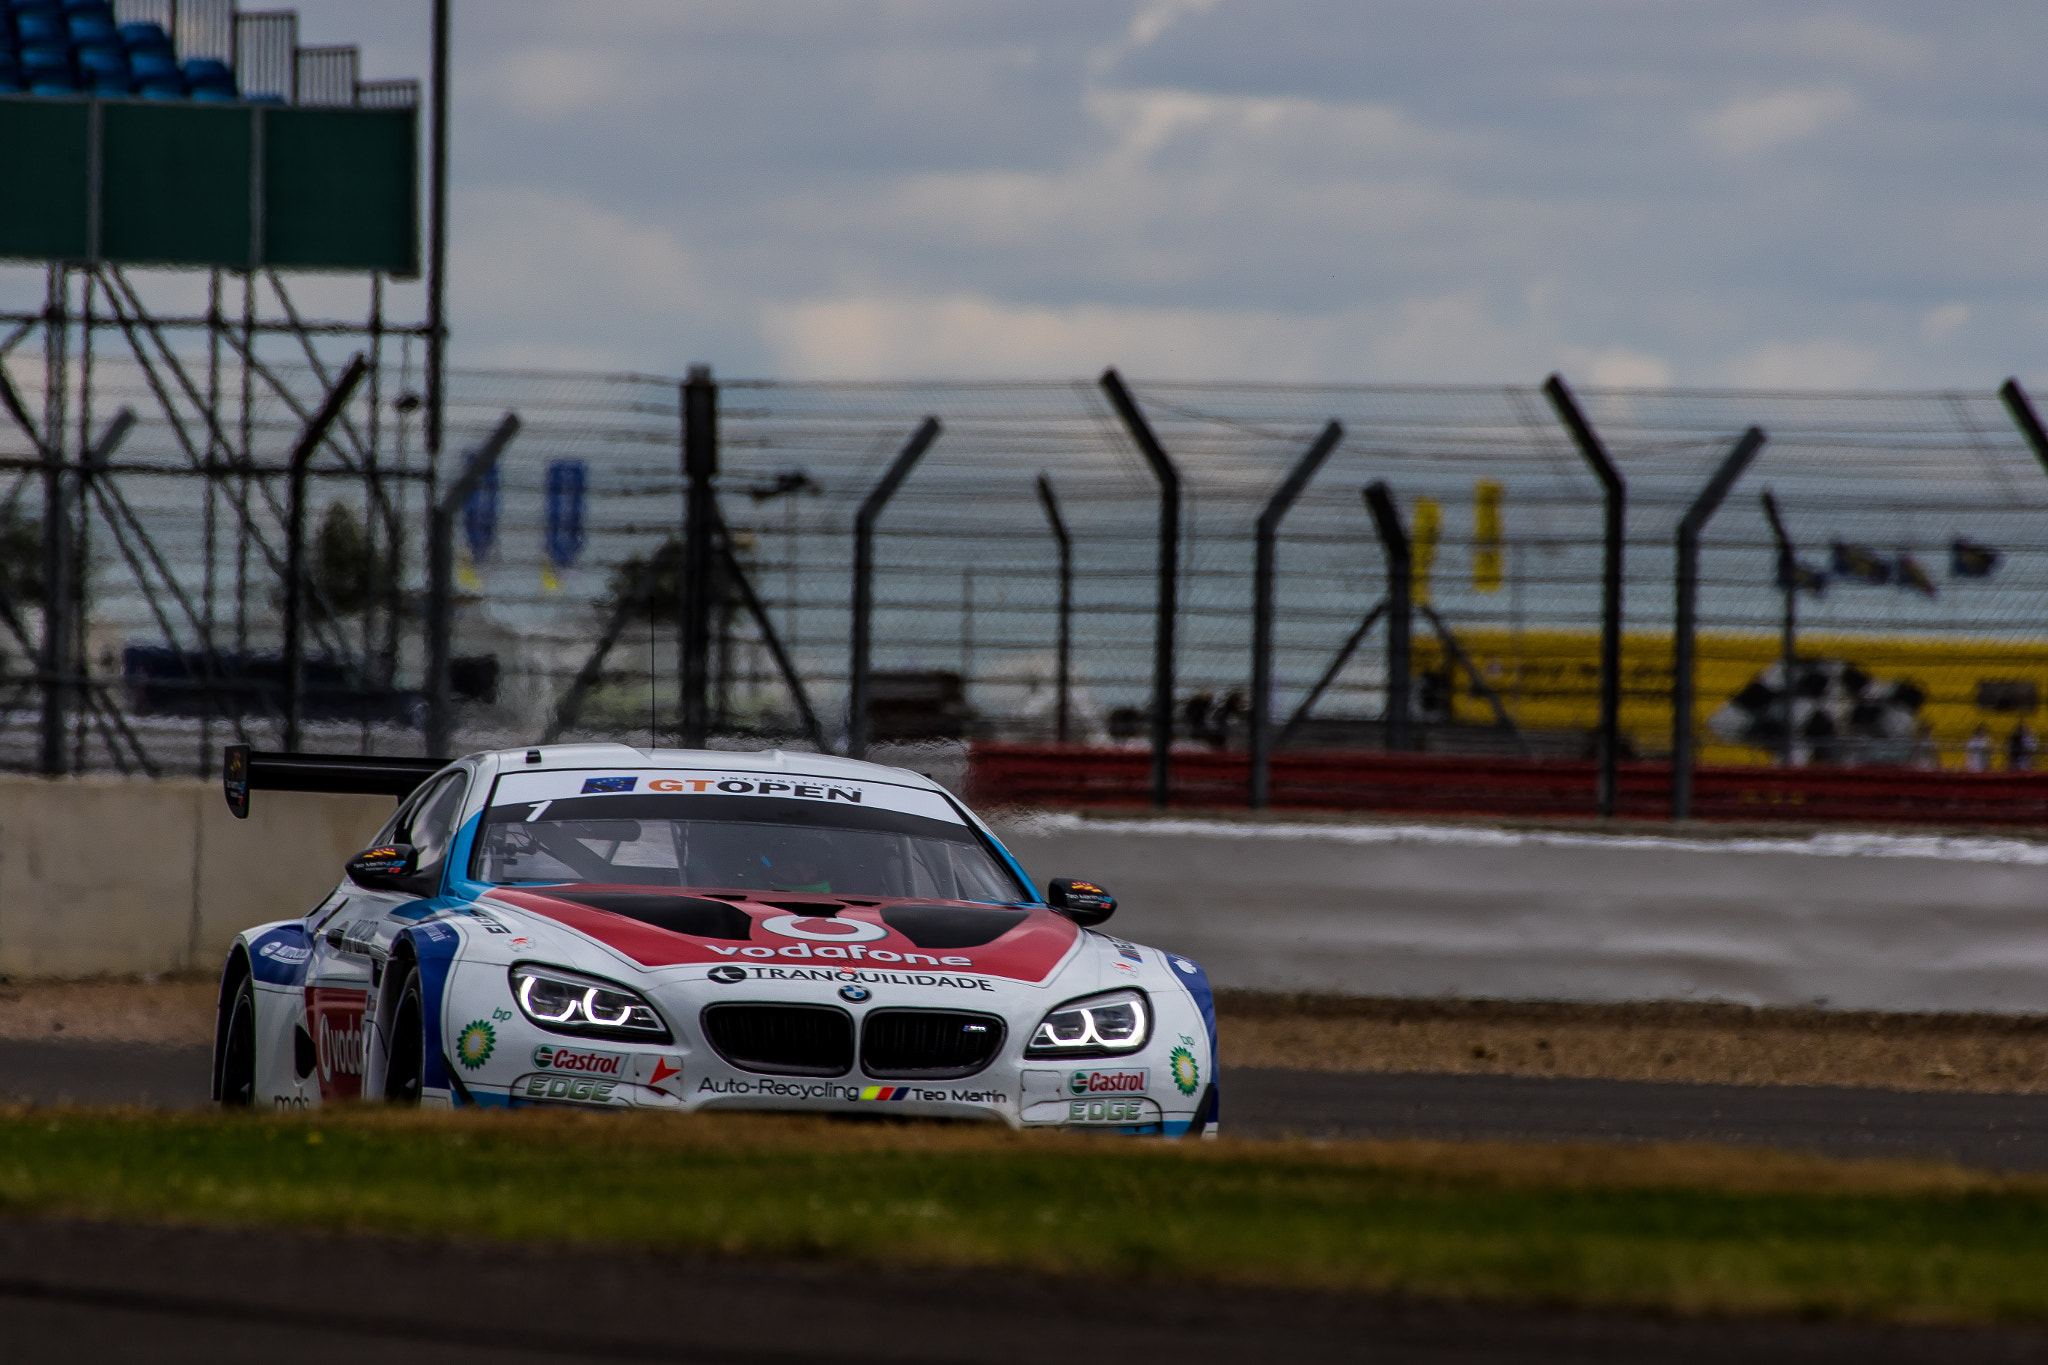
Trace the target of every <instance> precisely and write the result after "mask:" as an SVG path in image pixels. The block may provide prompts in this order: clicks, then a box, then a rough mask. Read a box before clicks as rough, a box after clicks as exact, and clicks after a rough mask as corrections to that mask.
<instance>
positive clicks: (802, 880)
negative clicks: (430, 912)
mask: <svg viewBox="0 0 2048 1365" xmlns="http://www.w3.org/2000/svg"><path fill="white" fill-rule="evenodd" d="M471 875H472V876H473V877H475V878H476V879H477V880H479V881H485V882H492V883H496V884H498V885H517V884H519V883H529V884H531V883H540V884H547V883H561V882H585V883H599V884H604V885H612V886H621V885H623V886H673V887H690V888H697V889H704V890H731V891H812V892H821V893H824V894H827V895H851V896H905V897H914V898H919V899H930V900H961V901H984V902H994V903H1001V904H1008V903H1014V902H1017V901H1020V900H1030V899H1032V897H1031V895H1030V893H1029V892H1028V891H1027V890H1025V889H1024V888H1023V887H1022V886H1021V885H1020V884H1019V882H1018V880H1017V878H1016V877H1015V875H1014V874H1013V873H1011V871H1010V870H1009V869H1008V868H1007V867H1005V866H1004V865H1003V864H1002V863H1001V862H1000V861H999V860H998V859H997V858H996V857H995V855H994V854H993V852H992V851H991V850H990V849H989V848H988V846H987V844H986V843H985V842H984V841H983V840H982V839H981V838H980V837H979V835H977V833H976V832H975V831H974V830H972V829H970V828H969V827H968V826H966V825H964V824H960V823H957V822H954V821H948V820H938V819H932V818H929V817H925V816H919V815H908V814H904V813H901V812H897V811H890V810H880V809H873V808H849V807H846V806H839V805H835V806H825V805H821V804H819V803H817V802H812V801H796V800H781V799H776V798H761V797H719V796H645V795H635V796H595V797H583V798H576V799H569V800H556V801H535V802H524V803H520V804H516V805H509V806H492V807H491V808H490V809H489V810H488V811H486V812H485V815H484V823H483V828H482V829H481V831H480V832H479V837H478V839H477V845H476V852H475V854H474V856H473V858H472V861H471Z"/></svg>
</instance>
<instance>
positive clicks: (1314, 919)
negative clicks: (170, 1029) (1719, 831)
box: [0, 778, 2048, 1013]
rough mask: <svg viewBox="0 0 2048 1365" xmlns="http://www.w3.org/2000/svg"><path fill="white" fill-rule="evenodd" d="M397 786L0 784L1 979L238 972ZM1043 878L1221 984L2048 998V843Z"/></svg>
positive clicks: (1301, 852)
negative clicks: (1085, 887)
mask: <svg viewBox="0 0 2048 1365" xmlns="http://www.w3.org/2000/svg"><path fill="white" fill-rule="evenodd" d="M392 806H393V803H392V802H391V801H390V800H389V799H388V798H384V797H328V796H310V795H303V794H297V793H291V794H280V793H273V792H263V793H258V795H257V798H256V800H255V803H254V811H253V813H252V815H251V817H250V818H249V819H248V820H246V821H241V820H236V819H234V818H233V817H232V816H230V815H229V814H228V811H227V806H226V803H225V802H223V801H222V800H221V795H220V788H219V786H218V784H215V783H210V782H209V783H201V782H195V781H161V782H145V781H134V782H129V781H123V780H119V779H95V778H86V779H75V780H65V781H56V782H49V781H43V780H40V779H36V778H0V974H5V975H7V976H13V977H36V976H45V977H47V976H89V975H96V974H99V973H129V972H165V971H176V970H180V969H191V968H197V969H202V970H210V969H212V968H213V967H215V966H217V965H218V963H219V961H220V958H221V955H222V953H223V952H224V951H225V949H226V945H227V942H228V940H229V939H230V938H231V937H233V935H234V934H235V932H236V931H237V930H240V929H242V928H245V927H247V926H248V925H251V924H257V923H261V922H263V921H265V920H271V919H280V918H285V917H289V916H292V915H297V914H300V913H303V912H304V911H305V910H307V909H308V908H310V907H311V906H312V905H313V904H314V903H316V902H317V901H318V900H319V898H320V897H321V896H323V895H324V894H325V893H326V892H327V891H328V890H329V888H331V887H332V886H333V885H334V883H335V882H336V880H337V879H338V878H339V877H340V875H341V865H342V863H343V862H344V861H345V860H346V859H347V858H348V857H349V855H350V854H352V853H354V852H356V851H357V850H358V849H360V848H362V847H363V846H364V845H365V844H367V843H368V842H369V840H370V837H371V836H372V835H373V834H374V833H375V832H376V830H377V828H378V826H380V825H381V824H382V823H383V822H384V820H385V819H386V818H388V817H389V815H390V813H391V810H392ZM1002 833H1003V835H1004V837H1005V839H1006V840H1008V841H1009V842H1010V845H1011V847H1012V848H1013V849H1014V850H1016V852H1017V854H1018V856H1019V857H1020V858H1021V859H1022V860H1023V862H1024V865H1025V866H1026V868H1028V869H1029V870H1030V871H1031V873H1032V874H1033V876H1035V877H1037V878H1038V879H1039V880H1040V882H1041V883H1043V881H1044V880H1045V879H1046V878H1049V877H1060V876H1073V877H1092V878H1095V879H1098V880H1100V881H1102V882H1103V883H1104V884H1106V885H1107V886H1109V887H1110V889H1111V890H1112V891H1114V892H1115V893H1116V894H1117V896H1118V897H1119V899H1120V900H1121V901H1122V908H1121V909H1120V910H1119V911H1118V912H1117V917H1116V918H1115V920H1113V921H1112V927H1113V928H1114V929H1116V930H1117V931H1118V932H1120V933H1121V934H1123V935H1124V936H1125V937H1128V938H1132V939H1136V940H1138V941H1140V942H1145V943H1152V944H1156V945H1158V946H1160V947H1163V948H1171V949H1174V950H1176V951H1179V952H1184V953H1186V954H1188V955H1189V956H1192V957H1195V958H1197V959H1199V960H1200V961H1202V962H1203V963H1205V964H1206V965H1207V967H1208V969H1209V972H1210V975H1211V977H1212V978H1213V979H1214V980H1215V981H1216V983H1217V984H1218V985H1222V986H1236V987H1244V988H1250V989H1263V990H1308V991H1329V992H1337V993H1344V994H1356V995H1392V996H1400V995H1406V996H1445V995H1448V996H1465V997H1493V998H1505V999H1557V1000H1648V999H1664V1000H1685V999H1716V1000H1731V1001H1737V1002H1742V1003H1747V1004H1755V1005H1795V1006H1797V1005H1815V1004H1819V1005H1825V1006H1829V1007H1833V1008H1840V1009H1899V1010H1930V1009H1939V1010H1997V1011H2007V1012H2029V1013H2031V1012H2048V845H2044V844H2036V843H2030V842H2026V841H2024V840H2018V839H2009V838H1981V839H1944V838H1938V837H1927V836H1885V835H1856V834H1840V835H1819V836H1815V837H1812V838H1806V839H1747V838H1731V839H1684V838H1663V837H1653V836H1643V837H1616V836H1607V835H1596V834H1567V833H1549V832H1516V831H1510V830H1498V829H1484V828H1471V827H1458V826H1443V825H1437V826H1430V825H1395V824H1384V823H1352V824H1292V825H1290V824H1278V823H1254V822H1241V823H1240V822H1231V821H1189V820H1173V819H1169V820H1109V819H1085V818H1081V817H1076V816H1041V817H1036V818H1033V819H1029V820H1025V821H1021V822H1017V823H1013V824H1010V825H1007V826H1005V827H1003V829H1002Z"/></svg>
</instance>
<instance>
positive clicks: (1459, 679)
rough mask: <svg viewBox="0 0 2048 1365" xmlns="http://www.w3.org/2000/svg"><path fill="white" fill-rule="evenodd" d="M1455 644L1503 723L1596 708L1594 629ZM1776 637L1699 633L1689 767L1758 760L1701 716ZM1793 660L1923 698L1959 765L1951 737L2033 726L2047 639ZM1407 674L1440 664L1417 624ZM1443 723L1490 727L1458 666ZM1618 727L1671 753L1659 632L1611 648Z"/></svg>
mask: <svg viewBox="0 0 2048 1365" xmlns="http://www.w3.org/2000/svg"><path fill="white" fill-rule="evenodd" d="M1457 640H1458V645H1459V647H1460V648H1461V649H1463V650H1464V651H1465V653H1466V654H1467V655H1468V656H1469V657H1470V658H1471V660H1472V662H1473V663H1474V664H1475V665H1476V666H1477V668H1478V669H1479V671H1480V673H1481V675H1482V676H1483V677H1484V678H1485V679H1486V683H1487V686H1488V687H1490V688H1491V689H1492V690H1493V691H1494V693H1495V694H1496V695H1498V696H1499V697H1500V699H1501V701H1502V703H1503V704H1504V705H1505V707H1506V708H1507V712H1508V714H1509V715H1510V716H1512V717H1513V718H1514V720H1515V723H1516V724H1517V725H1519V726H1521V727H1523V728H1524V729H1528V730H1580V731H1584V730H1591V729H1592V728H1594V726H1595V724H1596V722H1597V720H1598V716H1599V680H1600V636H1599V633H1598V632H1597V631H1561V630H1560V631H1541V630H1532V631H1510V630H1505V629H1484V630H1460V631H1458V632H1457ZM1779 648H1780V644H1779V637H1778V636H1777V635H1776V634H1774V633H1772V634H1767V633H1763V632H1756V633H1749V634H1702V635H1700V636H1699V639H1698V649H1697V658H1698V661H1699V665H1698V672H1697V674H1696V689H1697V690H1696V693H1695V695H1696V696H1697V698H1698V703H1697V710H1696V712H1695V715H1694V721H1695V725H1696V729H1695V734H1696V735H1697V736H1698V744H1699V751H1698V757H1699V761H1700V762H1701V763H1708V764H1744V763H1769V762H1771V761H1773V756H1772V755H1771V754H1770V753H1769V752H1767V751H1766V750H1764V749H1761V748H1758V747H1755V746H1751V745H1744V744H1730V743H1727V742H1725V741H1724V740H1722V739H1721V738H1720V737H1719V736H1717V735H1715V733H1714V732H1713V730H1712V729H1711V728H1710V727H1709V724H1708V721H1709V718H1710V717H1711V716H1712V715H1713V714H1714V712H1715V711H1717V710H1719V709H1720V708H1721V707H1722V706H1723V705H1724V704H1726V703H1727V702H1728V701H1729V700H1730V699H1731V698H1733V697H1734V696H1735V695H1736V694H1737V693H1738V692H1741V691H1742V690H1743V689H1744V688H1745V687H1747V686H1749V684H1750V683H1751V682H1752V681H1754V680H1755V679H1756V678H1757V676H1758V675H1759V674H1760V673H1762V672H1763V671H1764V670H1766V669H1768V668H1770V667H1771V666H1772V665H1773V664H1775V663H1776V662H1777V661H1778V657H1779ZM1799 657H1800V659H1801V660H1804V661H1813V660H1841V661H1844V662H1847V663H1852V664H1854V665H1855V666H1856V667H1857V668H1859V669H1861V670H1862V671H1863V672H1864V673H1866V674H1868V675H1869V676H1870V677H1872V678H1873V679H1876V680H1877V681H1879V682H1899V681H1906V682H1911V683H1913V684H1914V685H1915V686H1917V687H1918V688H1919V689H1920V691H1921V692H1922V693H1924V694H1925V697H1926V700H1925V702H1924V703H1923V704H1922V705H1921V707H1920V711H1919V719H1920V720H1921V721H1923V722H1925V723H1926V724H1927V725H1929V726H1930V727H1931V734H1930V737H1931V738H1932V739H1933V741H1934V743H1935V744H1936V745H1937V746H1938V747H1939V750H1940V756H1941V757H1940V761H1941V762H1942V764H1943V765H1944V766H1947V767H1959V766H1961V765H1962V762H1963V745H1964V744H1965V743H1966V742H1967V741H1968V740H1969V738H1970V737H1971V735H1972V734H1974V733H1975V732H1976V731H1977V729H1978V728H1979V727H1980V726H1981V727H1983V728H1984V729H1985V730H1986V732H1987V733H1988V735H1989V737H1990V739H1991V741H1992V743H1993V745H1994V746H1995V751H1996V752H1998V753H2001V754H2002V753H2003V752H2004V746H2005V743H2006V741H2007V739H2008V738H2009V736H2010V735H2011V733H2012V731H2013V729H2014V727H2015V726H2016V725H2019V724H2023V723H2024V724H2026V725H2027V726H2029V727H2030V728H2038V726H2039V724H2040V721H2039V712H2040V705H2041V700H2042V698H2043V697H2044V696H2048V643H2044V644H2018V643H2009V642H2005V641H1999V640H1984V639H1959V638H1953V637H1951V638H1941V637H1929V636H1907V635H1838V634H1822V633H1819V632H1815V633H1813V634H1801V635H1800V637H1799ZM1413 658H1414V667H1415V671H1416V672H1417V673H1437V674H1442V673H1443V672H1444V671H1445V665H1446V662H1447V661H1446V659H1445V654H1444V650H1443V647H1442V644H1441V642H1440V641H1439V640H1438V639H1437V638H1436V636H1435V635H1434V634H1432V633H1430V632H1428V631H1425V630H1420V629H1418V630H1417V631H1416V634H1415V643H1414V653H1413ZM1449 672H1450V674H1451V679H1450V680H1451V685H1452V686H1451V698H1452V716H1453V719H1455V720H1456V721H1458V722H1459V723H1461V724H1469V725H1490V724H1492V723H1493V710H1492V708H1491V707H1490V706H1489V705H1488V704H1487V702H1486V700H1485V698H1484V697H1483V696H1481V695H1480V694H1479V693H1478V692H1477V691H1476V690H1475V689H1474V688H1473V686H1472V682H1471V679H1470V678H1469V676H1467V674H1466V673H1465V671H1464V670H1463V669H1462V668H1452V669H1450V670H1449ZM1621 692H1622V706H1621V729H1622V732H1623V734H1624V736H1625V738H1626V743H1627V746H1628V749H1629V751H1631V752H1633V753H1635V754H1637V755H1639V756H1642V757H1646V758H1647V757H1653V756H1656V757H1661V756H1664V755H1666V754H1668V753H1669V752H1670V750H1671V636H1670V635H1669V634H1668V633H1663V634H1650V633H1641V634H1636V633H1630V634H1626V635H1624V636H1623V637H1622V646H1621Z"/></svg>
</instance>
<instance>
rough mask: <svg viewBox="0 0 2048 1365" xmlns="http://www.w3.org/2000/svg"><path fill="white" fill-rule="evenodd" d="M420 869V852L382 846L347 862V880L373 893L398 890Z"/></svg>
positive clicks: (392, 846)
mask: <svg viewBox="0 0 2048 1365" xmlns="http://www.w3.org/2000/svg"><path fill="white" fill-rule="evenodd" d="M419 870H420V851H419V850H418V849H416V848H414V847H413V846H412V845H411V844H379V845H377V846H376V847H375V848H366V849H364V850H363V851H362V852H361V853H358V854H357V855H356V856H355V857H353V858H350V859H349V860H348V879H349V880H350V881H352V882H354V883H355V884H356V885H357V886H360V887H364V888H365V889H367V890H370V891H396V890H399V889H401V888H400V886H399V883H401V882H403V881H404V880H405V879H406V878H407V877H410V876H412V875H413V874H414V873H415V872H418V871H419Z"/></svg>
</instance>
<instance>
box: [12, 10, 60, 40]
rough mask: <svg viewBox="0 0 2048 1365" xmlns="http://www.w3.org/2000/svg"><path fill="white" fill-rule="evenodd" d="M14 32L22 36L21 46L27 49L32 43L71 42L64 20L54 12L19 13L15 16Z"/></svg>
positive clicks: (25, 11) (34, 11)
mask: <svg viewBox="0 0 2048 1365" xmlns="http://www.w3.org/2000/svg"><path fill="white" fill-rule="evenodd" d="M14 31H15V32H16V33H19V34H20V35H21V45H22V46H23V47H27V46H29V45H30V44H31V43H68V42H70V41H71V34H70V32H69V30H67V29H66V28H65V27H64V21H63V19H61V18H60V17H58V15H57V14H56V13H55V12H53V11H47V10H22V11H17V12H16V14H15V16H14Z"/></svg>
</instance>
